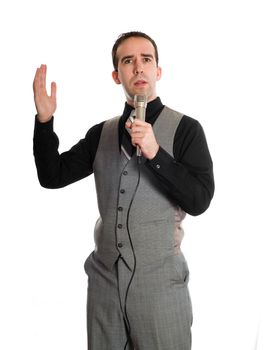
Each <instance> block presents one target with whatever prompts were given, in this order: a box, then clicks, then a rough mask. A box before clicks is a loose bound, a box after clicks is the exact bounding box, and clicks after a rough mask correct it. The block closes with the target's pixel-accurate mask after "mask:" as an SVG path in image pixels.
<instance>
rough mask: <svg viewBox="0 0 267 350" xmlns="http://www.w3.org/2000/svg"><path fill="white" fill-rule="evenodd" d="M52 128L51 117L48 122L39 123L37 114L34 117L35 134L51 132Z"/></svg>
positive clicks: (52, 120)
mask: <svg viewBox="0 0 267 350" xmlns="http://www.w3.org/2000/svg"><path fill="white" fill-rule="evenodd" d="M53 127H54V117H52V118H51V119H50V120H49V121H48V122H45V123H41V122H40V121H39V120H38V117H37V114H36V116H35V131H36V132H52V131H53Z"/></svg>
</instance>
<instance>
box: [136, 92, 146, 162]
mask: <svg viewBox="0 0 267 350" xmlns="http://www.w3.org/2000/svg"><path fill="white" fill-rule="evenodd" d="M146 105H147V98H146V95H134V108H135V118H136V119H139V120H142V121H145V119H146ZM136 155H137V157H141V155H142V153H141V150H140V147H139V146H137V147H136Z"/></svg>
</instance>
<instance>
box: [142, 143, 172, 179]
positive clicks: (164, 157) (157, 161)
mask: <svg viewBox="0 0 267 350" xmlns="http://www.w3.org/2000/svg"><path fill="white" fill-rule="evenodd" d="M147 163H148V165H149V166H150V167H151V168H153V169H154V170H155V171H156V172H158V173H166V171H167V170H168V169H169V167H170V165H171V164H173V163H175V159H174V158H173V157H172V156H171V155H170V154H169V153H168V152H167V151H165V150H164V149H163V148H162V147H159V150H158V153H157V154H156V156H155V157H154V158H153V159H151V160H149V161H148V162H147Z"/></svg>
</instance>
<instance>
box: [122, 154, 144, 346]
mask: <svg viewBox="0 0 267 350" xmlns="http://www.w3.org/2000/svg"><path fill="white" fill-rule="evenodd" d="M140 166H141V156H137V169H138V179H137V183H136V186H135V190H134V193H133V196H132V198H131V201H130V205H129V208H128V211H127V217H126V228H127V233H128V237H129V241H130V245H131V248H132V252H133V257H134V266H133V270H132V275H131V278H130V281H129V283H128V286H127V289H126V293H125V299H124V314H125V321H126V323H127V325H126V326H127V330H128V339H127V341H126V344H125V346H124V350H126V348H127V345H128V343H129V341H130V340H131V325H130V322H129V318H128V314H127V298H128V293H129V289H130V286H131V284H132V281H133V278H134V275H135V271H136V255H135V250H134V245H133V241H132V237H131V233H130V228H129V217H130V212H131V208H132V204H133V201H134V199H135V196H136V193H137V190H138V187H139V184H140V177H141V169H140Z"/></svg>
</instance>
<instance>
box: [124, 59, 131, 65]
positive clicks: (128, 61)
mask: <svg viewBox="0 0 267 350" xmlns="http://www.w3.org/2000/svg"><path fill="white" fill-rule="evenodd" d="M132 62H133V60H132V58H126V59H125V60H124V61H123V63H124V64H130V63H132Z"/></svg>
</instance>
